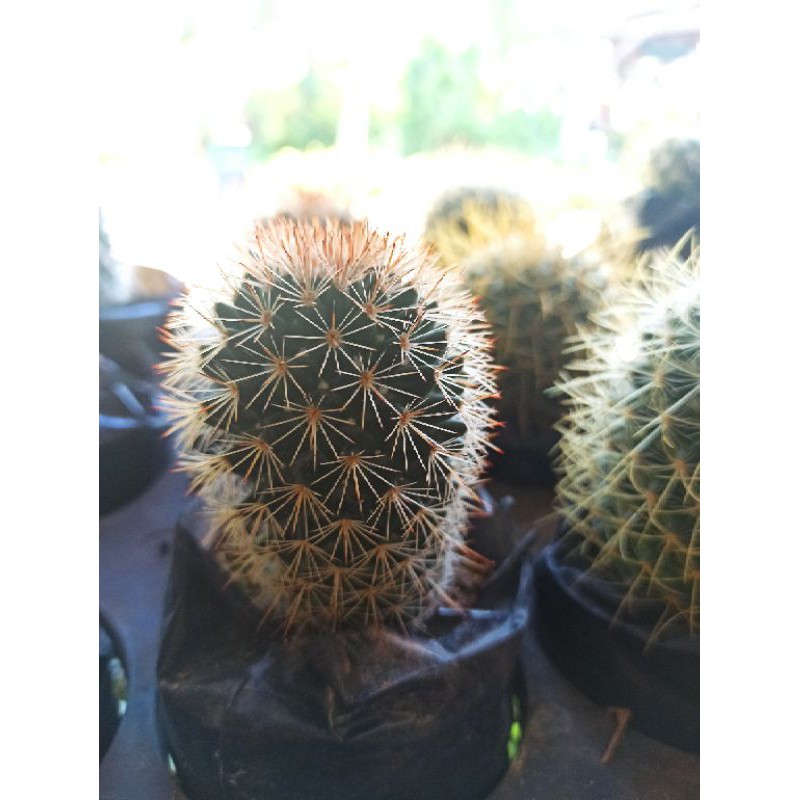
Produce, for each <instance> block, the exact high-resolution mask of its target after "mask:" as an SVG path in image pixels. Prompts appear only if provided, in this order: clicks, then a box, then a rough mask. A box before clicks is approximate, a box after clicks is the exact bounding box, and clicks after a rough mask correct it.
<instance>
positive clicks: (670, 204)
mask: <svg viewBox="0 0 800 800" xmlns="http://www.w3.org/2000/svg"><path fill="white" fill-rule="evenodd" d="M644 180H645V185H646V187H647V188H646V189H645V191H644V192H643V193H642V195H641V197H640V198H639V203H638V208H637V216H638V220H637V223H638V227H639V236H640V237H641V240H640V242H639V244H638V247H639V249H640V250H641V251H642V252H644V251H647V250H652V249H654V248H658V247H674V245H675V243H676V242H677V241H678V240H683V241H684V242H685V243H686V244H687V246H688V242H689V239H688V238H684V237H685V234H686V232H687V231H689V230H690V229H691V230H693V231H694V234H695V236H696V237H697V238H698V239H699V237H700V143H699V142H698V141H696V140H692V139H685V140H681V139H668V140H667V141H665V142H663V143H662V144H661V145H660V146H659V147H658V148H656V149H655V150H654V151H653V152H652V153H651V155H650V160H649V163H648V165H647V168H646V170H645V176H644ZM689 254H690V253H689V250H688V249H687V250H685V251H684V252H683V253H682V255H683V256H684V257H687V256H689Z"/></svg>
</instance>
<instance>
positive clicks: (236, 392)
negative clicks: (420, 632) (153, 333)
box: [163, 220, 495, 629]
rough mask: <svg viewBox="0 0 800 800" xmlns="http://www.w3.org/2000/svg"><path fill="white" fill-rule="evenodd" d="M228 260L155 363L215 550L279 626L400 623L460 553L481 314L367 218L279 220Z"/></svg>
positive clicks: (448, 576)
mask: <svg viewBox="0 0 800 800" xmlns="http://www.w3.org/2000/svg"><path fill="white" fill-rule="evenodd" d="M242 256H243V257H242V258H241V259H240V263H239V264H238V266H237V269H236V271H235V272H234V273H233V274H230V275H228V276H227V289H226V290H225V291H224V292H222V293H219V294H217V295H215V296H213V297H212V298H211V299H210V302H206V304H205V307H200V306H197V305H194V306H193V305H191V304H189V303H187V305H186V307H185V308H184V309H183V310H182V311H180V312H178V313H177V314H176V315H175V316H174V318H173V319H172V320H171V322H170V324H169V328H168V333H167V335H168V338H169V340H170V342H171V344H172V345H173V348H174V349H175V350H176V354H175V355H174V356H173V357H172V358H171V359H169V360H168V361H167V362H166V363H165V364H164V366H163V370H164V372H165V373H166V378H165V381H164V383H165V388H166V390H167V392H168V395H169V398H168V400H167V401H166V402H167V405H168V408H169V410H170V411H171V413H172V415H173V417H174V420H175V422H174V427H173V431H174V433H175V434H176V437H177V440H178V444H179V447H180V449H181V450H182V451H183V455H182V458H181V464H182V467H183V469H185V470H186V471H188V472H189V474H190V475H191V478H192V487H193V488H194V489H195V490H197V491H199V492H200V494H201V495H202V496H203V497H204V499H205V500H206V502H207V504H208V506H209V508H210V509H211V510H212V512H213V525H212V530H213V531H215V534H214V535H215V537H216V539H217V545H218V550H219V552H221V553H222V558H223V559H224V561H225V564H226V566H227V567H228V568H229V569H230V570H231V571H232V573H233V575H234V578H235V579H237V580H238V581H239V582H240V584H241V585H242V586H243V588H245V589H246V590H247V591H248V593H249V595H250V597H251V599H252V600H253V601H254V602H255V603H256V604H257V605H260V606H261V607H262V608H263V609H264V611H265V615H272V616H274V617H277V618H278V619H279V620H281V621H282V622H283V624H284V625H285V627H286V628H287V629H294V628H302V627H306V626H309V625H310V626H318V625H323V626H328V627H335V626H338V625H343V624H350V623H353V624H357V625H365V624H371V623H375V622H396V623H400V624H403V623H405V622H407V621H409V620H415V619H417V618H419V616H420V614H421V613H422V612H423V611H424V609H425V608H426V606H427V605H429V604H430V603H431V602H432V601H434V600H435V601H442V600H445V601H446V599H447V590H448V585H449V583H450V582H451V581H452V579H453V574H454V567H455V565H456V564H458V563H459V561H460V559H462V558H463V557H465V554H467V555H466V558H470V556H469V550H468V548H466V547H464V545H463V535H464V531H465V528H466V522H467V513H468V510H469V506H470V503H471V501H472V500H473V499H474V487H475V485H476V483H477V481H478V480H479V477H480V472H481V469H482V465H483V458H484V454H485V448H486V446H487V440H488V430H489V427H490V425H491V421H490V412H489V410H488V407H487V405H486V404H485V400H486V398H487V397H488V396H490V395H492V394H494V392H495V384H494V369H493V367H492V366H491V363H490V359H489V355H488V339H487V334H486V331H485V323H483V321H482V320H481V318H480V314H479V313H478V312H477V311H476V308H475V304H474V302H473V301H472V300H471V298H470V297H469V295H468V294H467V292H466V291H465V290H464V289H463V288H462V286H461V285H460V283H459V282H458V281H457V279H455V278H452V277H451V276H448V275H442V273H441V270H437V269H436V268H434V267H433V264H432V259H431V258H430V257H429V256H428V255H427V254H426V253H425V252H418V251H417V250H415V249H413V248H408V247H406V245H405V244H404V242H403V240H402V239H397V238H392V237H389V236H380V235H378V234H377V233H375V232H373V231H371V230H370V229H369V228H368V227H367V226H366V225H365V224H362V223H354V224H352V225H342V224H340V223H339V222H338V221H336V220H328V221H327V223H326V224H325V225H322V224H320V223H318V222H292V221H277V222H275V223H273V224H271V225H268V226H266V227H257V228H256V230H255V231H254V234H253V236H252V239H251V241H250V243H249V246H248V248H247V249H246V251H245V252H243V253H242ZM193 318H194V319H195V320H200V321H201V323H203V324H201V325H199V326H198V325H197V324H195V322H193Z"/></svg>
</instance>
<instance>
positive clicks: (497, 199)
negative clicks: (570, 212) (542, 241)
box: [424, 187, 536, 265]
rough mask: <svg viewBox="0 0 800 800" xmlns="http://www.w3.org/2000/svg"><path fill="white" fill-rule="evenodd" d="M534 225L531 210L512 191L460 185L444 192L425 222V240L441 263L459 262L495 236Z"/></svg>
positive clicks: (498, 236)
mask: <svg viewBox="0 0 800 800" xmlns="http://www.w3.org/2000/svg"><path fill="white" fill-rule="evenodd" d="M535 227H536V217H535V216H534V213H533V209H532V208H531V207H530V205H529V204H528V203H527V201H525V200H524V199H523V198H521V197H519V196H518V195H516V194H513V193H512V192H508V191H504V190H498V189H490V188H478V187H464V188H461V189H456V190H454V191H451V192H447V193H446V194H444V195H443V196H442V197H440V198H439V200H438V201H437V202H436V204H435V205H434V207H433V208H432V209H431V211H430V213H429V214H428V218H427V220H426V221H425V235H424V238H425V240H426V241H427V242H428V243H429V244H431V245H432V246H433V248H434V249H435V250H436V252H437V253H438V254H439V256H440V258H441V260H442V262H443V263H445V264H448V265H449V264H460V263H461V262H462V261H463V260H464V259H465V258H467V257H469V256H470V255H472V254H473V253H474V252H475V251H477V250H480V249H481V248H482V247H485V246H486V245H490V244H493V243H494V242H496V241H497V240H498V239H502V238H504V237H506V236H511V235H514V234H517V233H519V232H521V231H531V230H533V229H535Z"/></svg>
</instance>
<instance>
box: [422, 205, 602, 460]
mask: <svg viewBox="0 0 800 800" xmlns="http://www.w3.org/2000/svg"><path fill="white" fill-rule="evenodd" d="M442 207H445V205H444V201H443V204H442ZM449 209H450V210H449V213H447V214H446V213H443V212H441V211H440V212H438V214H436V215H434V214H432V215H431V222H430V224H429V226H428V234H427V238H428V241H429V242H430V243H431V244H432V245H433V247H434V248H435V250H436V251H437V252H438V253H439V254H440V257H441V258H442V261H443V262H444V263H445V264H459V265H460V266H461V268H462V270H463V276H464V279H465V281H466V283H467V285H468V287H469V289H470V290H471V291H472V292H473V293H474V294H475V295H476V296H477V297H478V298H479V301H480V304H481V307H482V308H483V310H484V313H485V314H486V318H487V320H488V321H489V323H490V324H491V326H492V332H493V335H494V337H495V356H496V359H497V362H498V363H499V364H500V365H501V366H503V367H505V368H506V370H505V371H504V372H503V373H502V374H501V375H500V378H499V386H500V401H499V408H498V418H499V419H500V420H501V421H503V422H504V424H506V425H507V426H510V428H511V430H510V431H509V434H510V435H511V436H513V438H514V439H515V440H516V441H517V442H518V443H519V444H521V445H527V444H532V443H534V442H535V441H537V440H541V438H542V437H545V438H546V437H547V436H552V435H553V434H552V426H553V424H554V423H555V422H556V421H557V420H558V418H559V417H560V415H561V407H560V405H559V404H558V403H557V402H556V401H554V400H553V399H551V398H550V397H549V396H547V394H546V391H547V390H548V389H549V388H551V387H552V386H553V384H554V382H555V381H556V379H557V378H558V376H559V374H560V372H561V370H562V369H563V368H564V366H565V364H566V358H565V356H564V349H565V342H566V340H567V339H568V338H569V337H570V336H573V335H575V334H576V333H577V331H578V327H579V326H580V325H582V324H584V323H586V322H587V321H588V318H589V316H590V314H591V313H592V312H593V311H594V310H595V309H596V308H597V307H598V306H599V304H600V301H601V290H602V289H603V287H604V286H605V278H604V277H603V273H602V269H601V267H600V266H599V265H596V264H592V263H590V262H589V261H588V260H579V259H570V260H567V259H565V258H563V257H562V256H561V255H560V254H559V253H557V252H555V251H554V250H553V249H552V248H551V247H549V246H548V244H547V243H546V241H545V240H544V237H543V236H542V234H541V233H540V232H539V230H538V225H537V223H536V221H535V218H534V214H533V211H532V210H531V209H530V207H529V206H528V205H527V204H526V203H525V202H524V201H522V200H521V199H519V198H516V197H514V196H513V195H510V196H506V195H492V196H491V197H490V198H489V199H487V198H486V197H485V196H483V195H472V194H468V195H466V196H465V197H464V199H463V202H462V203H461V205H460V206H459V207H458V210H455V200H451V201H450V207H449Z"/></svg>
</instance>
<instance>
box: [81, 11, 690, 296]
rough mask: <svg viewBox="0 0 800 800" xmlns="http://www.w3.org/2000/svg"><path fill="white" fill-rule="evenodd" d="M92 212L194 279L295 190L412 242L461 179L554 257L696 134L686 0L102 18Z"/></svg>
mask: <svg viewBox="0 0 800 800" xmlns="http://www.w3.org/2000/svg"><path fill="white" fill-rule="evenodd" d="M103 14H104V15H106V19H105V20H104V22H103V25H102V26H101V27H100V30H101V31H102V33H101V36H102V37H103V42H102V52H103V54H104V56H103V57H104V59H107V60H108V62H109V63H108V65H107V66H108V69H100V70H98V73H97V75H98V81H99V84H100V85H99V86H98V87H97V103H98V105H99V109H100V113H99V115H98V119H99V121H100V130H99V134H98V138H99V145H100V173H99V175H100V180H99V185H100V206H101V210H102V218H103V223H104V228H105V231H106V241H107V242H108V243H110V247H111V250H112V252H113V256H114V257H115V258H116V259H117V260H118V261H119V262H121V263H124V264H129V265H141V266H146V267H151V268H155V269H159V270H165V271H167V272H169V273H170V274H171V275H173V276H175V277H176V278H178V279H179V280H181V281H184V282H188V283H196V282H197V283H203V282H204V280H205V279H206V278H207V277H208V276H210V275H212V274H213V273H214V272H215V265H216V263H218V262H219V261H220V260H222V259H223V258H224V257H225V256H226V255H228V254H229V253H230V251H231V242H232V241H234V240H235V239H237V238H238V237H240V236H241V234H242V232H243V231H244V230H245V229H246V228H247V227H248V226H249V225H250V224H251V223H252V220H253V219H255V218H259V217H264V216H267V215H269V214H273V213H275V212H276V210H278V209H280V208H282V207H284V206H285V204H286V203H287V202H288V200H287V198H289V197H290V195H291V191H292V189H293V188H295V187H302V188H303V189H305V190H307V191H318V192H324V193H325V194H327V195H328V196H329V197H331V198H334V199H335V200H336V201H337V202H339V203H341V204H342V205H344V206H346V207H348V208H349V209H350V210H351V212H352V214H353V215H354V216H357V217H363V216H368V217H369V219H370V220H371V221H372V222H373V223H374V224H375V225H377V226H378V227H380V228H383V229H387V230H392V231H395V232H402V231H404V232H406V233H408V234H409V235H411V236H417V235H419V234H420V233H421V232H422V228H423V226H424V221H425V216H426V214H427V212H428V211H429V209H430V207H431V205H432V203H433V202H434V201H435V199H436V198H437V197H438V196H439V195H440V194H441V193H442V192H443V191H445V190H448V189H453V188H457V187H459V186H464V185H481V186H496V187H501V188H504V189H508V190H511V191H514V192H516V193H518V194H521V195H523V196H524V197H525V198H527V199H528V200H529V201H530V202H531V204H532V205H533V206H534V208H535V209H536V210H537V212H538V216H539V218H540V219H541V220H542V222H543V224H544V225H545V227H546V229H547V232H548V235H549V236H550V237H551V238H552V239H553V240H554V241H556V242H558V243H559V244H560V245H561V246H562V247H563V248H564V249H565V250H575V249H578V248H580V247H582V246H583V245H585V244H587V243H589V242H591V241H592V240H593V238H594V237H595V236H597V234H598V232H599V230H600V225H601V222H602V220H603V219H604V218H606V216H607V215H608V213H609V209H611V208H615V207H619V206H620V204H623V203H624V202H625V201H626V199H628V198H631V197H634V196H635V195H637V193H640V192H641V191H642V190H643V189H644V188H645V184H646V181H647V178H646V169H647V164H648V159H650V157H651V154H652V152H653V151H654V148H656V147H657V146H658V145H659V143H662V142H664V141H665V140H667V139H679V140H686V139H691V140H698V141H699V137H700V132H699V119H700V112H699V105H700V101H699V87H698V84H699V3H698V2H695V1H693V0H639V1H638V2H635V1H632V0H607V2H603V3H598V2H593V0H561V2H559V3H557V4H541V3H535V4H534V3H531V2H526V0H472V2H471V3H469V4H466V3H464V2H463V0H462V1H461V2H455V1H454V0H438V1H437V2H431V0H426V1H425V2H423V0H406V1H405V2H404V3H402V4H391V5H389V4H378V3H372V4H369V3H364V2H357V1H356V0H339V2H336V3H325V2H311V0H226V2H224V3H222V2H213V0H194V1H193V2H189V0H174V1H173V2H162V1H161V0H159V2H156V1H155V0H141V2H138V3H135V4H132V3H120V2H116V1H115V2H109V3H106V4H104V8H103Z"/></svg>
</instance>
